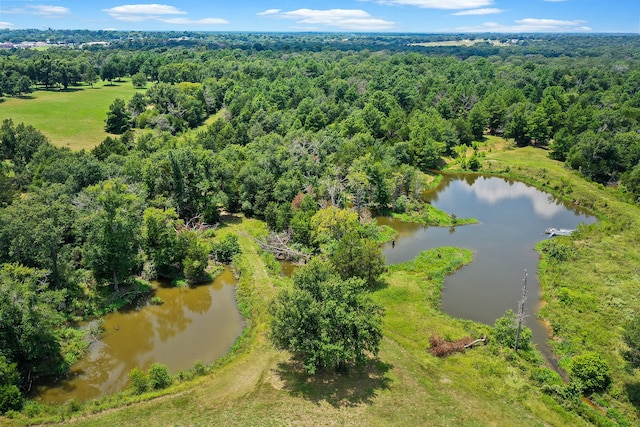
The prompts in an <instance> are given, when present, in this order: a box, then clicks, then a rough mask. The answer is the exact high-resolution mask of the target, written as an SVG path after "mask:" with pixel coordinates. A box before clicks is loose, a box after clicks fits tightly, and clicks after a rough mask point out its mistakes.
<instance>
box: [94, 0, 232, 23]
mask: <svg viewBox="0 0 640 427" xmlns="http://www.w3.org/2000/svg"><path fill="white" fill-rule="evenodd" d="M102 11H103V12H107V13H108V14H109V15H110V16H111V17H112V18H113V19H117V20H118V21H126V22H142V21H158V22H163V23H166V24H174V25H220V24H228V23H229V21H227V20H225V19H222V18H201V19H189V18H187V17H180V16H177V15H187V12H185V11H184V10H181V9H178V8H177V7H175V6H170V5H166V4H157V3H150V4H125V5H121V6H116V7H112V8H110V9H102Z"/></svg>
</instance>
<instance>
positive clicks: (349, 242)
mask: <svg viewBox="0 0 640 427" xmlns="http://www.w3.org/2000/svg"><path fill="white" fill-rule="evenodd" d="M329 260H330V261H331V263H332V264H333V266H334V267H335V269H336V271H337V272H338V274H339V275H340V277H342V279H343V280H346V279H348V278H350V277H359V278H361V279H364V280H365V282H366V283H367V286H368V287H370V288H371V287H373V286H374V285H375V284H376V282H377V281H378V278H379V277H380V275H381V274H382V272H383V271H384V269H385V259H384V255H383V253H382V250H381V249H380V246H378V243H377V242H375V241H373V240H371V239H368V238H363V237H361V236H360V234H359V233H358V232H357V231H351V232H348V233H347V234H346V235H344V236H343V237H342V238H341V239H340V240H339V241H338V242H337V244H336V245H335V247H333V248H332V251H331V253H330V254H329Z"/></svg>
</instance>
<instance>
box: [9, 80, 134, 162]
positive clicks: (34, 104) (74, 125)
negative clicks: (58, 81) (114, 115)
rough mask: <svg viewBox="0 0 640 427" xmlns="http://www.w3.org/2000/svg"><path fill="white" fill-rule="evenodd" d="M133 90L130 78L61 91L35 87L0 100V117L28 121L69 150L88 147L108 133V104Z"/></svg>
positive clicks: (130, 93) (16, 121) (17, 121)
mask: <svg viewBox="0 0 640 427" xmlns="http://www.w3.org/2000/svg"><path fill="white" fill-rule="evenodd" d="M135 91H136V89H135V88H134V87H133V85H132V84H131V82H130V81H128V80H124V81H122V82H114V84H113V85H110V84H104V83H103V82H99V83H97V84H95V85H94V87H93V88H91V87H90V86H82V87H77V88H76V87H74V88H69V89H67V90H66V91H62V90H57V89H55V90H38V91H35V92H34V93H32V94H30V95H28V96H25V97H20V98H5V99H4V101H2V102H0V120H4V119H9V118H10V119H12V120H13V122H14V123H15V124H18V123H22V122H24V123H26V124H30V125H32V126H33V127H35V128H36V129H38V130H39V131H41V132H42V133H43V134H44V135H46V136H47V137H48V138H49V139H50V140H51V142H52V143H53V144H54V145H57V146H59V147H68V148H71V149H72V150H80V149H83V148H84V149H91V148H93V147H95V146H96V145H98V144H99V143H100V142H101V141H102V140H103V139H104V138H105V137H106V136H108V134H107V133H106V132H105V131H104V122H105V120H106V118H107V111H108V110H109V105H111V103H112V102H113V100H114V99H116V98H122V99H124V100H127V101H128V100H129V99H130V98H131V96H132V95H133V94H134V93H135Z"/></svg>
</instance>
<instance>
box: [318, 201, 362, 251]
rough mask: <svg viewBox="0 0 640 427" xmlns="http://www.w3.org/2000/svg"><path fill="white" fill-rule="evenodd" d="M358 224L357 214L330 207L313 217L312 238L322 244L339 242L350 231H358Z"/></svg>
mask: <svg viewBox="0 0 640 427" xmlns="http://www.w3.org/2000/svg"><path fill="white" fill-rule="evenodd" d="M358 224H359V223H358V214H357V213H355V212H353V211H351V210H348V209H339V208H336V207H335V206H329V207H328V208H325V209H320V210H319V211H317V212H316V213H315V214H314V215H313V217H311V227H312V229H313V232H312V238H313V239H314V240H315V241H316V242H318V243H320V244H323V243H329V242H330V241H331V240H335V241H337V240H340V239H341V238H342V237H343V236H344V235H345V234H347V233H348V232H349V231H351V230H354V229H357V228H358Z"/></svg>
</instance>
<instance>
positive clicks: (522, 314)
mask: <svg viewBox="0 0 640 427" xmlns="http://www.w3.org/2000/svg"><path fill="white" fill-rule="evenodd" d="M522 283H523V285H522V299H521V300H520V305H519V306H518V317H517V319H518V329H517V331H516V345H515V348H514V350H515V351H518V345H519V344H520V331H521V330H522V322H524V318H525V317H526V314H525V312H524V303H525V301H526V300H527V270H526V269H525V270H524V276H523V277H522Z"/></svg>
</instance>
